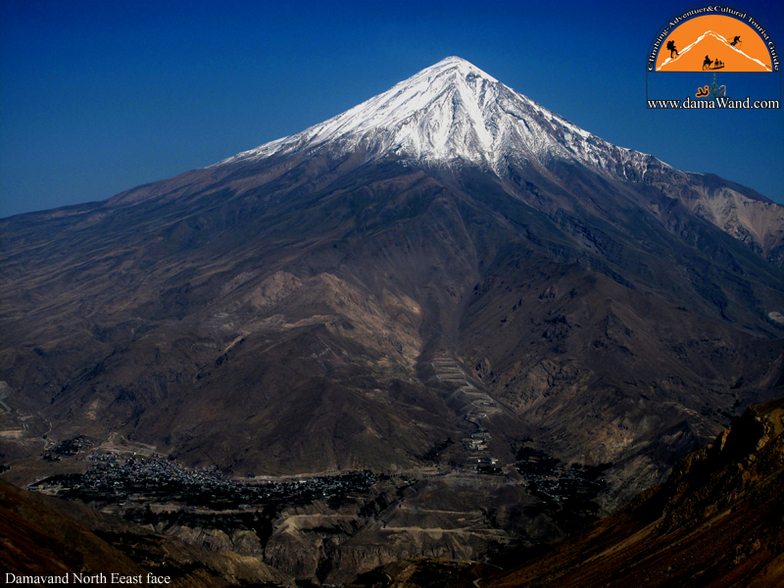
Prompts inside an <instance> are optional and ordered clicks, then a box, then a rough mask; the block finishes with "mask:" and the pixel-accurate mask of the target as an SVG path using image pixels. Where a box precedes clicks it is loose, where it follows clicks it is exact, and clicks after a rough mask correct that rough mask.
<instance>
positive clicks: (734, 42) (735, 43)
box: [730, 35, 740, 47]
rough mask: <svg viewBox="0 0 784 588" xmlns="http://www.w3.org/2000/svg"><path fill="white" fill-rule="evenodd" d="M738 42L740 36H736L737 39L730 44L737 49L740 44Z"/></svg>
mask: <svg viewBox="0 0 784 588" xmlns="http://www.w3.org/2000/svg"><path fill="white" fill-rule="evenodd" d="M738 41H740V35H736V36H735V38H734V39H733V40H732V43H730V45H732V46H733V47H735V46H736V45H737V44H738Z"/></svg>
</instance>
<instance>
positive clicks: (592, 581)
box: [481, 400, 784, 588]
mask: <svg viewBox="0 0 784 588" xmlns="http://www.w3.org/2000/svg"><path fill="white" fill-rule="evenodd" d="M783 416H784V402H782V401H781V400H779V401H776V402H774V403H770V404H767V405H762V406H759V407H755V408H754V409H751V410H749V411H748V412H747V413H745V414H744V415H743V417H742V418H741V419H740V420H739V421H738V422H737V423H736V424H734V425H733V426H732V428H731V429H729V430H727V431H725V432H723V433H722V434H721V435H719V437H718V438H717V439H716V440H715V441H714V442H713V443H712V444H711V445H710V446H708V447H705V448H703V449H700V450H698V451H696V452H694V453H692V454H689V455H688V456H687V457H686V458H684V459H683V460H681V461H680V462H679V463H678V464H677V466H676V467H675V468H674V471H673V473H672V475H671V476H670V478H669V479H668V480H667V482H666V483H665V484H664V485H662V486H661V488H658V489H656V490H654V491H650V492H648V493H647V495H645V496H641V497H640V498H638V499H637V500H635V502H634V503H633V504H632V505H630V506H629V507H628V508H626V509H624V510H623V511H621V512H619V513H618V514H616V515H613V516H612V517H609V518H608V519H606V520H604V521H602V522H601V523H598V524H596V525H595V526H594V527H592V528H591V529H588V530H586V531H585V532H584V533H582V534H580V535H578V536H576V537H574V538H572V539H569V540H567V541H565V542H564V543H562V544H561V545H558V546H556V547H555V548H553V549H551V550H549V551H546V552H545V553H539V554H533V553H531V554H530V555H523V556H522V557H524V558H526V559H527V560H528V561H526V562H523V563H520V564H518V565H517V566H515V568H516V569H514V570H512V571H509V572H506V573H503V574H498V577H496V578H493V579H492V580H487V581H484V580H483V581H482V582H481V585H482V586H497V587H501V586H523V585H524V586H530V587H534V586H537V587H538V586H542V587H543V586H589V587H590V586H608V587H609V586H628V585H629V584H633V585H635V586H672V585H678V586H701V587H706V588H707V587H719V586H721V587H731V586H758V587H762V586H778V585H781V583H782V581H784V553H783V547H784V526H782V518H781V510H782V509H781V501H780V497H781V492H782V490H784V488H782V468H783V467H784V445H782V431H784V420H782V417H783Z"/></svg>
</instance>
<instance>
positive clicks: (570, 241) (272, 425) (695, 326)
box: [0, 58, 784, 582]
mask: <svg viewBox="0 0 784 588" xmlns="http://www.w3.org/2000/svg"><path fill="white" fill-rule="evenodd" d="M783 227H784V224H782V207H781V206H780V205H777V204H775V203H773V202H771V201H769V200H767V199H766V198H764V197H763V196H761V195H759V194H756V193H754V192H753V191H752V190H749V189H746V188H744V187H742V186H739V185H737V184H734V183H732V182H730V181H726V180H723V179H721V178H718V177H715V176H708V175H703V174H695V173H687V172H682V171H679V170H675V169H674V168H672V167H670V166H668V165H666V164H664V163H662V162H661V161H659V160H657V159H656V158H654V157H652V156H650V155H646V154H643V153H639V152H636V151H633V150H630V149H625V148H621V147H617V146H614V145H611V144H609V143H607V142H606V141H603V140H602V139H601V138H599V137H596V136H594V135H592V134H591V133H589V132H587V131H584V130H582V129H580V128H579V127H577V126H576V125H574V124H572V123H570V122H569V121H566V120H564V119H563V118H562V117H559V116H558V115H556V114H554V113H552V112H550V111H548V110H547V109H545V108H543V107H542V106H540V105H538V104H536V103H534V102H533V101H531V100H530V99H528V98H526V97H525V96H523V95H521V94H519V93H517V92H515V91H514V90H512V89H510V88H508V87H506V86H504V85H503V84H501V83H500V82H498V81H497V80H495V79H494V78H492V77H491V76H489V75H488V74H486V73H485V72H482V71H481V70H479V69H478V68H476V67H474V66H473V65H471V64H469V63H468V62H465V61H464V60H461V59H459V58H447V59H445V60H444V61H442V62H439V63H438V64H436V65H434V66H432V67H430V68H427V69H425V70H423V71H422V72H420V73H418V74H416V75H415V76H413V77H412V78H410V79H408V80H405V81H403V82H401V83H400V84H398V85H397V86H395V87H394V88H392V89H391V90H389V91H388V92H385V93H383V94H380V95H379V96H376V97H374V98H372V99H371V100H369V101H367V102H365V103H363V104H360V105H358V106H357V107H355V108H354V109H351V110H349V111H347V112H346V113H343V114H341V115H338V116H337V117H335V118H333V119H330V120H329V121H325V122H324V123H321V124H319V125H316V126H314V127H312V128H311V129H307V130H305V131H303V132H302V133H298V134H296V135H293V136H291V137H285V138H282V139H280V140H278V141H273V142H272V143H269V144H266V145H263V146H261V147H259V148H257V149H253V150H251V151H248V152H245V153H241V154H238V155H236V156H234V157H231V158H229V159H227V160H225V161H222V162H219V163H217V164H215V165H213V166H210V167H208V168H204V169H198V170H192V171H189V172H186V173H184V174H182V175H180V176H177V177H175V178H171V179H168V180H163V181H160V182H156V183H153V184H149V185H145V186H139V187H137V188H134V189H131V190H129V191H127V192H123V193H121V194H118V195H117V196H115V197H114V198H111V199H109V200H106V201H103V202H95V203H92V204H85V205H78V206H73V207H66V208H62V209H57V210H53V211H45V212H39V213H31V214H25V215H19V216H15V217H11V218H7V219H2V220H0V239H2V248H1V250H0V330H1V332H2V346H1V347H0V465H2V466H3V467H4V469H6V470H7V471H5V472H4V473H3V477H4V478H5V479H6V480H9V481H11V482H13V483H15V484H17V485H19V486H27V485H30V484H34V483H37V482H40V481H42V480H44V479H45V478H48V477H50V476H53V475H57V474H61V475H66V474H78V475H82V474H86V473H87V471H88V468H89V467H90V465H89V463H90V462H89V460H88V459H87V452H88V451H90V450H92V449H95V450H96V451H100V452H117V451H122V452H130V453H133V452H134V451H135V452H137V453H139V454H144V455H150V454H152V453H155V454H156V455H158V456H161V457H162V458H163V459H166V460H170V461H174V462H177V463H179V464H181V465H182V466H183V467H184V468H189V469H191V470H198V471H200V470H204V469H205V468H206V469H207V470H210V471H212V470H215V471H218V472H219V473H220V474H221V475H222V476H226V477H228V478H231V479H233V480H241V479H250V478H255V477H258V476H267V477H281V478H285V477H288V476H293V475H300V474H302V475H310V476H318V475H321V474H329V475H340V474H345V473H348V472H357V471H370V472H372V473H373V474H374V475H378V476H390V477H392V478H394V479H395V480H398V482H389V484H391V486H390V488H389V489H387V490H389V491H390V492H392V494H389V495H386V494H384V493H385V492H387V490H383V491H382V488H381V487H379V488H378V489H376V490H374V492H378V493H379V494H378V496H377V498H378V497H380V496H381V495H382V494H384V495H385V496H387V498H385V499H384V500H386V501H387V505H386V506H383V507H382V506H379V505H378V503H377V507H370V506H369V505H370V503H372V502H373V500H375V499H374V498H370V497H368V498H367V499H363V500H368V501H369V502H368V503H367V504H366V505H365V504H364V503H363V502H362V501H358V502H357V503H356V504H354V505H353V506H337V505H333V506H329V505H328V504H326V505H317V504H315V503H314V504H311V505H307V506H302V505H299V506H296V505H294V506H291V509H290V510H285V511H281V513H279V515H280V516H279V517H278V518H275V519H274V520H275V522H274V525H273V527H274V528H273V531H272V534H271V535H270V536H269V537H268V538H265V539H263V540H262V539H258V535H257V539H258V541H257V540H256V539H253V538H252V537H248V536H245V539H242V538H241V537H239V536H238V537H237V538H232V537H231V533H227V534H226V535H227V536H228V539H226V537H223V536H222V535H220V534H219V533H217V532H215V531H216V530H215V529H214V528H209V527H199V528H198V529H196V528H191V527H188V529H185V528H184V527H185V526H187V525H178V524H172V525H171V526H170V527H168V528H165V525H163V526H160V525H158V523H157V522H155V523H153V522H151V523H150V524H152V525H153V527H154V528H155V529H156V530H157V531H158V532H167V533H170V534H171V535H178V534H179V535H181V536H182V537H187V538H188V540H191V541H193V542H194V543H196V544H199V545H201V546H204V545H209V544H213V545H215V546H220V548H221V549H223V548H227V549H230V550H235V549H236V550H239V551H240V552H242V551H243V550H245V553H246V554H247V555H248V556H253V554H254V553H255V551H259V550H261V551H263V552H264V554H265V558H266V559H265V560H264V561H265V562H267V563H269V564H271V565H274V566H275V567H279V568H280V569H282V570H284V571H286V573H287V574H290V575H293V576H296V577H297V578H298V579H300V580H302V581H305V580H307V581H314V582H315V581H319V582H324V581H343V580H344V579H346V578H347V577H348V576H349V574H350V573H358V572H364V571H369V570H371V569H372V568H374V567H377V566H378V565H380V564H386V563H390V562H392V561H397V560H407V559H410V558H411V557H415V556H425V555H429V556H437V557H449V558H458V559H464V558H465V559H480V558H481V557H484V556H489V555H490V554H493V553H495V552H497V551H499V550H503V549H505V546H507V545H510V544H514V543H520V544H528V545H532V544H534V543H537V542H539V541H540V540H542V539H556V538H558V537H561V536H563V535H564V534H565V533H566V532H568V531H573V530H574V529H575V528H577V527H579V526H580V525H581V524H586V523H589V522H590V521H592V520H595V518H596V517H598V516H602V515H604V514H607V513H609V512H612V511H613V510H614V509H616V508H617V507H619V506H621V505H623V504H625V503H626V502H627V501H628V500H629V499H631V497H632V496H634V495H635V494H636V493H638V492H640V491H641V490H644V489H645V488H648V487H650V486H652V485H654V484H658V483H661V482H662V481H663V480H664V479H665V477H666V475H667V474H668V472H669V471H670V468H671V467H672V465H673V464H674V463H675V462H676V460H677V459H678V458H680V457H682V456H683V455H685V454H686V453H688V452H689V451H691V450H693V449H695V448H697V447H699V446H701V445H703V444H704V443H707V442H708V441H710V440H711V439H713V438H715V436H716V435H717V434H718V433H719V432H720V431H721V430H723V429H724V428H725V427H726V426H728V425H729V424H730V423H731V422H732V420H733V419H734V418H736V417H738V416H740V415H741V414H743V412H744V410H745V409H746V407H747V406H749V405H752V404H757V403H760V402H763V401H765V400H769V399H771V398H774V397H776V395H777V394H779V392H778V391H779V390H780V386H781V383H782V378H784V359H783V357H784V339H782V336H783V335H784V318H782V315H784V273H782V265H781V252H782V235H784V228H783ZM78 439H83V440H86V441H89V443H90V446H89V448H88V447H87V446H85V447H81V446H80V445H79V443H81V442H77V441H76V440H78ZM90 448H92V449H90ZM72 449H73V450H74V451H73V453H71V454H69V452H70V451H71V450H72ZM80 452H81V453H80ZM58 460H59V461H58ZM521 462H524V463H521ZM540 466H541V467H542V468H545V467H546V468H549V469H546V470H543V469H540ZM545 477H547V478H551V479H550V480H549V481H548V482H547V483H545ZM403 480H408V481H411V482H413V484H412V485H411V486H410V487H407V489H406V490H405V492H404V493H403V494H402V495H400V496H398V495H397V492H398V491H399V490H401V489H402V488H403V487H404V486H406V484H407V482H406V483H404V482H403ZM392 496H395V497H396V498H395V499H394V500H393V499H392ZM382 502H383V501H382ZM363 505H364V506H368V510H365V511H362V512H360V510H361V509H362V508H363ZM342 508H343V509H348V510H341V509H342ZM374 508H375V509H376V510H373V509H374ZM218 530H220V529H218ZM262 535H264V532H262ZM246 539H249V540H247V541H246ZM267 540H269V541H267ZM265 541H267V543H265ZM254 550H255V551H254Z"/></svg>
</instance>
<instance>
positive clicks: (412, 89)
mask: <svg viewBox="0 0 784 588" xmlns="http://www.w3.org/2000/svg"><path fill="white" fill-rule="evenodd" d="M360 146H364V147H365V148H366V153H367V154H368V155H367V158H368V160H373V159H377V158H380V157H383V156H384V155H387V154H395V155H398V156H400V157H402V158H407V159H413V160H416V161H418V162H424V163H427V164H434V165H450V164H454V163H457V162H461V161H462V162H470V163H473V164H478V165H483V166H486V167H488V168H490V169H491V170H493V171H495V172H496V173H497V174H501V173H503V169H504V168H505V166H506V165H507V160H508V159H510V158H512V159H518V160H523V159H525V160H528V161H533V162H539V163H541V162H543V161H545V160H546V159H550V158H552V157H556V158H559V159H567V160H576V161H579V162H582V163H583V164H585V165H588V166H591V167H595V168H597V169H599V170H601V171H605V172H608V173H613V174H619V173H620V175H622V176H625V175H626V172H625V171H623V169H622V168H624V167H625V166H626V165H631V166H632V167H633V168H638V171H639V173H641V174H644V171H645V169H644V168H645V167H646V165H647V162H649V161H650V160H651V159H652V158H651V157H650V156H648V155H644V154H642V153H638V152H635V151H631V150H629V149H624V148H620V147H616V146H614V145H612V144H610V143H607V142H606V141H603V140H602V139H600V138H599V137H596V136H595V135H593V134H591V133H589V132H588V131H585V130H583V129H581V128H580V127H578V126H576V125H574V124H573V123H571V122H569V121H567V120H565V119H563V118H562V117H560V116H558V115H556V114H554V113H552V112H550V111H549V110H547V109H545V108H543V107H542V106H540V105H539V104H537V103H535V102H534V101H532V100H530V99H529V98H527V97H526V96H523V95H522V94H518V93H517V92H515V91H514V90H512V89H511V88H509V87H507V86H505V85H504V84H502V83H500V82H499V81H498V80H496V79H495V78H493V77H492V76H490V75H488V74H487V73H485V72H483V71H482V70H480V69H479V68H477V67H476V66H474V65H472V64H471V63H469V62H468V61H465V60H464V59H461V58H459V57H447V58H446V59H444V60H442V61H440V62H438V63H437V64H435V65H433V66H431V67H428V68H426V69H424V70H422V71H420V72H419V73H417V74H415V75H414V76H412V77H410V78H409V79H407V80H404V81H402V82H400V83H399V84H397V85H395V86H394V87H393V88H391V89H390V90H388V91H386V92H384V93H383V94H379V95H378V96H375V97H373V98H370V99H369V100H367V101H365V102H363V103H361V104H359V105H357V106H355V107H354V108H351V109H350V110H347V111H346V112H344V113H342V114H339V115H337V116H335V117H333V118H331V119H329V120H327V121H325V122H323V123H320V124H317V125H314V126H312V127H310V128H309V129H306V130H305V131H302V132H301V133H297V134H296V135H292V136H290V137H284V138H282V139H278V140H276V141H272V142H270V143H267V144H265V145H262V146H261V147H258V148H256V149H252V150H250V151H246V152H244V153H240V154H238V155H235V156H234V157H231V158H229V159H226V160H224V161H221V162H219V163H217V164H215V165H216V166H221V165H228V164H234V163H238V162H248V161H256V160H260V159H264V158H266V157H269V156H271V155H274V154H284V153H295V152H300V151H303V150H311V149H318V148H326V147H328V148H329V149H331V150H333V151H337V152H338V153H345V152H353V151H355V150H357V149H358V148H359V147H360ZM619 164H620V167H619Z"/></svg>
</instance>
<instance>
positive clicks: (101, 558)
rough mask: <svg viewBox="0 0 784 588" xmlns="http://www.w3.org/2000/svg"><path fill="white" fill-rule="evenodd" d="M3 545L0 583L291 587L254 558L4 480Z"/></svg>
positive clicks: (0, 504) (0, 489) (0, 499)
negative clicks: (137, 580)
mask: <svg viewBox="0 0 784 588" xmlns="http://www.w3.org/2000/svg"><path fill="white" fill-rule="evenodd" d="M60 511H63V512H60ZM77 521H78V522H77ZM0 545H2V549H0V570H2V574H3V576H2V577H3V580H4V581H7V578H6V574H13V575H15V576H17V577H19V576H44V577H46V576H58V577H60V578H63V577H64V576H66V575H67V577H68V580H69V582H68V583H69V584H74V583H75V580H74V576H73V575H74V574H77V575H81V574H84V576H95V575H97V574H104V576H105V577H106V580H107V583H108V582H109V581H110V579H111V574H113V573H114V574H119V575H121V576H139V575H141V576H142V580H146V578H147V574H148V573H152V574H153V575H155V576H158V577H160V576H169V577H170V578H171V583H170V584H167V585H169V586H173V587H182V588H185V587H204V588H207V587H223V586H248V585H252V586H293V585H294V581H293V579H291V578H289V577H287V576H286V575H285V574H283V573H281V572H279V571H277V570H275V569H273V568H271V567H269V566H267V565H265V564H263V563H261V562H260V561H257V560H256V559H255V558H253V557H248V556H241V555H238V554H236V553H232V552H222V553H216V552H213V551H209V550H208V549H205V548H203V547H199V546H195V545H189V544H186V543H183V542H182V541H180V540H178V539H174V538H171V537H161V536H159V535H155V534H153V533H151V532H148V531H146V530H145V529H142V528H140V527H136V526H134V525H132V524H130V523H127V522H125V521H123V520H121V519H119V518H116V517H112V516H109V515H104V514H103V513H99V512H97V511H93V510H92V509H90V508H88V507H85V506H81V505H78V504H74V503H66V502H64V501H60V500H58V499H53V498H48V497H45V496H39V495H35V494H30V493H29V492H27V491H24V490H18V489H15V488H14V487H12V486H9V485H7V484H5V483H3V482H0ZM80 577H81V576H80ZM18 583H25V584H26V585H28V584H30V583H31V582H29V581H27V582H22V580H19V582H18ZM32 583H33V585H36V586H40V585H41V584H40V583H35V582H32ZM133 585H136V584H133ZM139 585H146V582H145V581H143V582H142V583H141V584H139Z"/></svg>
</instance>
